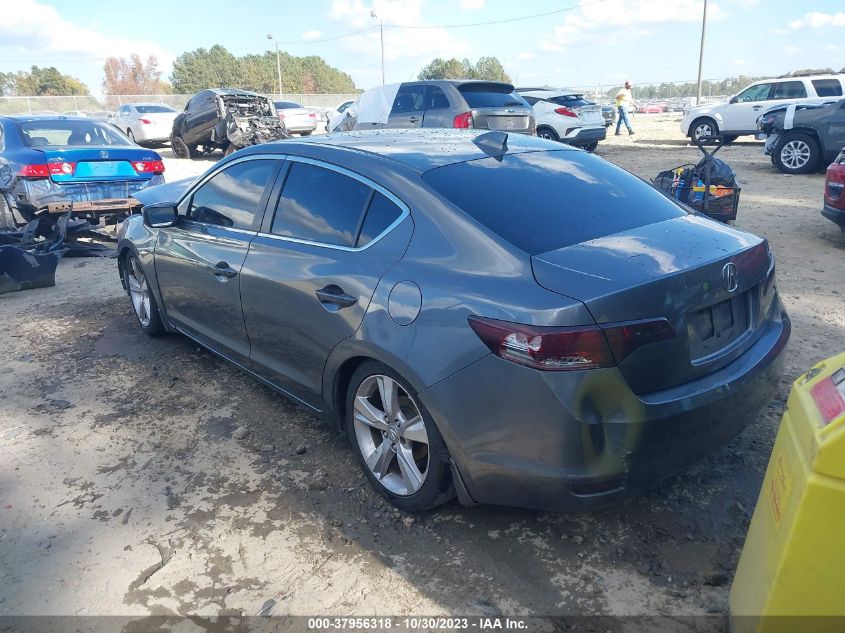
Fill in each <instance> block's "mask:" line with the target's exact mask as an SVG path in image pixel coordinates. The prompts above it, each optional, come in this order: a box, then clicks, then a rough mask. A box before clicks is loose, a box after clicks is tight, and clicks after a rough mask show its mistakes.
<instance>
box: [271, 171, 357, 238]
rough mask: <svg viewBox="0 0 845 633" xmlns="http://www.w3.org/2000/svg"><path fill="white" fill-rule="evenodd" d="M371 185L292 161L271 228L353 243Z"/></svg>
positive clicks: (278, 232)
mask: <svg viewBox="0 0 845 633" xmlns="http://www.w3.org/2000/svg"><path fill="white" fill-rule="evenodd" d="M371 193H372V189H370V187H368V186H367V185H365V184H364V183H362V182H360V181H358V180H355V179H354V178H351V177H349V176H346V175H345V174H341V173H338V172H336V171H332V170H329V169H324V168H323V167H317V166H316V165H311V164H309V163H300V162H291V167H290V172H289V173H288V176H287V179H286V180H285V185H284V188H283V189H282V195H281V196H280V197H279V202H278V204H277V205H276V216H275V217H274V218H273V226H272V228H271V232H272V233H273V234H275V235H283V236H286V237H295V238H298V239H303V240H308V241H311V242H320V243H323V244H333V245H336V246H352V245H353V244H354V243H355V238H356V236H357V234H358V224H359V222H360V221H361V215H362V214H363V212H364V206H365V205H366V204H367V203H368V202H369V200H370V194H371Z"/></svg>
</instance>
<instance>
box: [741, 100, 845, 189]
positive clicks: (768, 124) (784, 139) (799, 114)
mask: <svg viewBox="0 0 845 633" xmlns="http://www.w3.org/2000/svg"><path fill="white" fill-rule="evenodd" d="M757 127H758V129H759V130H760V131H761V132H762V133H763V134H765V135H766V149H765V152H766V155H767V156H771V158H772V164H773V165H774V166H775V167H777V168H778V170H779V171H780V172H782V173H784V174H807V173H810V172H812V171H815V170H816V169H819V168H820V167H821V166H823V165H827V164H829V163H830V162H832V161H833V160H834V159H835V158H836V156H837V154H839V152H840V151H841V150H842V148H843V147H845V99H838V100H836V101H828V102H825V103H806V104H791V105H788V106H780V107H777V108H771V109H770V110H767V111H766V112H765V113H764V114H763V115H762V116H761V117H760V118H759V119H757Z"/></svg>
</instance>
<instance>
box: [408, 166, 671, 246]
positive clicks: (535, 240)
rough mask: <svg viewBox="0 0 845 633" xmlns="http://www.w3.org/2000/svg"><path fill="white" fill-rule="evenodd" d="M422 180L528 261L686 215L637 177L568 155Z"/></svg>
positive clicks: (445, 170) (460, 169)
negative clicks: (524, 256) (509, 244)
mask: <svg viewBox="0 0 845 633" xmlns="http://www.w3.org/2000/svg"><path fill="white" fill-rule="evenodd" d="M423 180H424V181H425V182H426V183H427V184H428V185H429V186H431V187H432V188H433V189H434V190H435V191H437V192H438V193H440V194H441V195H443V196H444V197H445V198H447V199H448V200H449V201H450V202H452V203H453V204H454V205H456V206H457V207H459V208H460V209H462V210H463V211H464V212H466V213H467V214H468V215H469V216H471V217H472V218H474V219H475V220H477V221H478V222H480V223H481V224H483V225H484V226H486V227H487V228H488V229H490V230H491V231H493V232H494V233H496V234H497V235H499V236H501V237H502V238H503V239H505V240H507V241H508V242H510V243H511V244H513V245H514V246H516V247H517V248H519V249H521V250H523V251H525V252H526V253H528V254H530V255H537V254H539V253H546V252H548V251H553V250H556V249H559V248H564V247H566V246H571V245H572V244H578V243H579V242H586V241H588V240H592V239H596V238H598V237H603V236H605V235H613V234H614V233H619V232H620V231H627V230H629V229H633V228H636V227H639V226H644V225H646V224H652V223H654V222H661V221H663V220H668V219H670V218H677V217H681V216H684V215H685V214H686V212H685V211H684V210H683V209H682V208H681V207H680V206H679V205H677V204H675V203H674V202H672V201H671V200H670V199H668V198H667V197H665V196H664V195H663V194H661V193H659V192H658V191H657V190H655V189H654V188H653V187H652V186H651V185H649V184H647V183H645V182H644V181H642V180H640V179H639V178H637V177H636V176H632V175H631V174H629V173H628V172H626V171H624V170H622V169H620V168H619V167H616V166H614V165H612V164H610V163H608V162H606V161H604V160H601V159H600V158H597V157H595V156H592V155H590V154H587V153H586V152H577V151H572V150H568V151H567V150H563V151H551V152H528V153H523V154H506V155H505V156H504V157H503V158H502V161H501V162H499V161H498V160H497V158H492V157H491V158H482V159H479V160H473V161H468V162H465V163H457V164H454V165H448V166H446V167H439V168H437V169H432V170H431V171H428V172H426V173H424V174H423Z"/></svg>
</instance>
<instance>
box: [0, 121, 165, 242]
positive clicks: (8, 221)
mask: <svg viewBox="0 0 845 633" xmlns="http://www.w3.org/2000/svg"><path fill="white" fill-rule="evenodd" d="M163 182H164V164H163V163H162V160H161V156H159V155H158V154H157V153H156V152H154V151H152V150H149V149H145V148H143V147H139V146H137V145H135V144H134V143H132V142H131V141H129V139H127V138H126V137H125V136H123V135H122V134H121V133H120V132H118V131H117V130H115V129H114V128H112V127H111V126H109V125H106V124H104V123H102V122H100V121H97V120H94V119H89V118H83V117H56V116H50V117H47V116H15V117H0V227H7V228H13V227H14V226H15V225H19V224H23V223H25V222H29V221H30V220H32V219H34V218H36V217H43V218H45V219H48V220H49V219H51V218H53V219H54V218H57V217H58V216H59V215H60V214H62V213H65V212H67V211H68V209H70V207H71V204H72V205H73V213H74V215H76V216H79V217H85V218H87V219H89V221H93V222H95V223H96V222H98V221H99V216H102V215H118V216H119V215H124V214H127V213H128V212H129V210H130V208H131V205H132V204H133V202H132V201H131V200H130V199H129V196H130V195H131V194H133V193H135V192H137V191H140V190H141V189H143V188H145V187H149V186H152V185H158V184H161V183H163Z"/></svg>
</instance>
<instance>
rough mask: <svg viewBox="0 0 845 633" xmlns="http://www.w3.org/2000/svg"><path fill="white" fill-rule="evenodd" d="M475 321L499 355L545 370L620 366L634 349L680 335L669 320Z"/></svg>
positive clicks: (472, 322) (479, 332)
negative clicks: (594, 322) (550, 323)
mask: <svg viewBox="0 0 845 633" xmlns="http://www.w3.org/2000/svg"><path fill="white" fill-rule="evenodd" d="M469 325H470V327H471V328H472V329H473V331H474V332H475V333H476V334H477V335H478V337H479V338H480V339H481V340H482V342H484V344H485V345H486V346H487V347H488V348H489V349H490V351H491V352H493V353H494V354H495V355H496V356H498V357H499V358H503V359H505V360H509V361H511V362H514V363H518V364H520V365H526V366H527V367H532V368H534V369H540V370H543V371H578V370H583V369H598V368H601V367H614V366H615V365H616V364H617V363H621V362H622V361H623V360H624V359H625V358H626V357H627V356H629V355H630V354H631V353H632V352H633V351H634V350H636V349H638V348H640V347H643V346H644V345H651V344H652V343H658V342H660V341H665V340H668V339H671V338H673V337H674V336H675V331H674V330H673V329H672V326H671V325H670V324H669V322H668V321H666V320H665V319H656V320H653V321H640V322H637V323H626V324H623V325H608V326H598V325H587V326H576V327H541V326H536V325H524V324H521V323H509V322H507V321H498V320H495V319H485V318H483V317H475V316H473V317H469Z"/></svg>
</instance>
